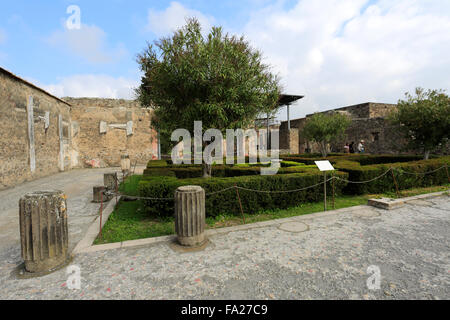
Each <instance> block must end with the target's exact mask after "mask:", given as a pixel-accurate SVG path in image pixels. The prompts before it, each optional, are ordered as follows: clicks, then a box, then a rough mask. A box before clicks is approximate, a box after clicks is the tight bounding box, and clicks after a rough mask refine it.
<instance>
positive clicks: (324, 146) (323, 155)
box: [320, 141, 327, 158]
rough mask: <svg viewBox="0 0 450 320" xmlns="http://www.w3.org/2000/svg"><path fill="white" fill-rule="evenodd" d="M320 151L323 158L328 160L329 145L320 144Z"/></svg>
mask: <svg viewBox="0 0 450 320" xmlns="http://www.w3.org/2000/svg"><path fill="white" fill-rule="evenodd" d="M320 151H321V152H322V157H324V158H326V156H327V144H326V143H325V142H323V141H322V142H321V143H320Z"/></svg>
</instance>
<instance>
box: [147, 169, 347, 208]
mask: <svg viewBox="0 0 450 320" xmlns="http://www.w3.org/2000/svg"><path fill="white" fill-rule="evenodd" d="M335 174H336V175H338V176H339V177H341V178H344V179H347V178H348V174H347V173H343V172H336V173H335ZM322 181H323V175H322V173H320V172H305V173H293V174H282V175H273V176H261V175H255V176H241V177H230V178H209V179H204V178H192V179H177V178H174V177H150V176H147V177H145V176H144V177H143V178H142V179H141V181H140V182H139V186H138V190H139V195H140V196H142V197H153V198H173V196H174V193H175V190H176V189H177V188H178V187H180V186H183V185H199V186H201V187H202V188H204V189H205V191H206V193H207V194H208V193H211V192H216V191H220V190H223V189H226V188H229V187H233V186H235V185H237V186H240V187H244V188H248V189H254V190H265V191H282V190H294V189H300V188H304V187H308V186H311V185H315V184H317V183H320V182H322ZM329 184H330V182H329ZM345 185H346V183H345V182H342V181H339V182H338V181H336V183H335V192H336V194H337V195H339V194H342V189H343V188H344V187H345ZM329 187H330V188H331V186H329ZM328 190H331V189H328ZM239 194H240V197H241V202H242V206H243V210H244V213H245V214H254V213H257V212H260V211H262V210H270V209H283V208H288V207H293V206H297V205H299V204H301V203H304V202H316V201H321V200H322V199H323V185H322V184H321V185H319V186H316V187H314V188H310V189H307V190H303V191H298V192H289V193H260V192H254V191H247V190H239ZM144 204H145V207H146V210H147V211H148V212H149V213H150V214H153V215H160V216H171V215H173V213H174V201H173V200H144ZM225 213H226V214H230V213H231V214H232V213H235V214H240V209H239V203H238V201H237V195H236V189H234V188H233V189H230V190H227V191H224V192H221V193H216V194H212V195H207V196H206V214H207V216H217V215H220V214H225Z"/></svg>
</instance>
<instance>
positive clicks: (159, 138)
mask: <svg viewBox="0 0 450 320" xmlns="http://www.w3.org/2000/svg"><path fill="white" fill-rule="evenodd" d="M158 160H161V136H160V134H159V131H158Z"/></svg>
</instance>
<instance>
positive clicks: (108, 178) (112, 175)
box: [103, 172, 118, 191]
mask: <svg viewBox="0 0 450 320" xmlns="http://www.w3.org/2000/svg"><path fill="white" fill-rule="evenodd" d="M117 181H118V180H117V172H109V173H105V174H104V175H103V184H104V185H105V187H106V189H108V190H109V191H115V190H116V183H118V182H117Z"/></svg>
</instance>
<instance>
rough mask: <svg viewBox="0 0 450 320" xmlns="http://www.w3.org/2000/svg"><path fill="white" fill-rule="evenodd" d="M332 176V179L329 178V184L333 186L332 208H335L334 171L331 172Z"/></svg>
mask: <svg viewBox="0 0 450 320" xmlns="http://www.w3.org/2000/svg"><path fill="white" fill-rule="evenodd" d="M332 178H333V180H331V184H332V186H333V210H334V209H336V207H335V204H334V171H333V173H332Z"/></svg>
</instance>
